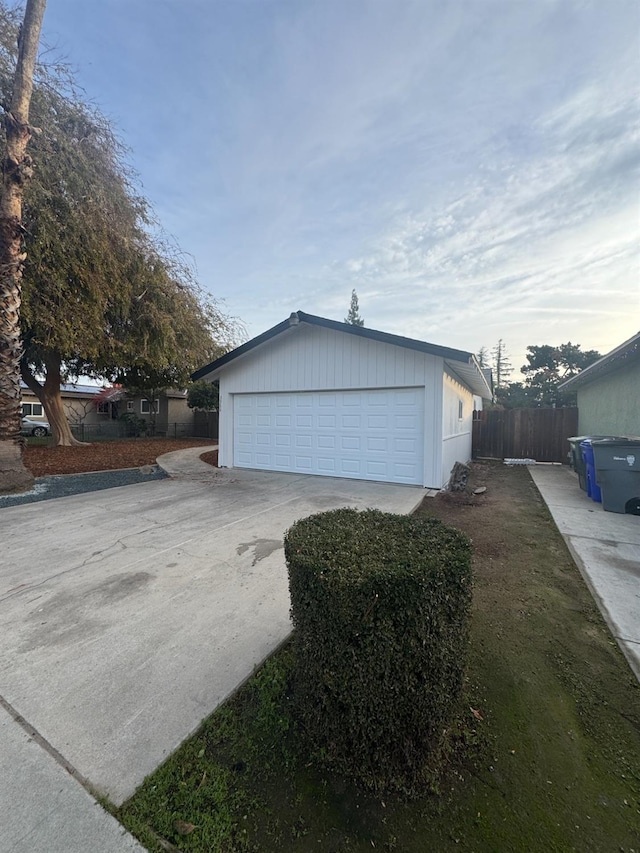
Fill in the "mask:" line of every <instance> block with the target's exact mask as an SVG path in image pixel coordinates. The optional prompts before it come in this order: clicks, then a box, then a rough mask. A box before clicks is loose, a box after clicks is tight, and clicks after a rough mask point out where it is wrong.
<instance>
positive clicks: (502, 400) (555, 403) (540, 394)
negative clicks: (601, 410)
mask: <svg viewBox="0 0 640 853" xmlns="http://www.w3.org/2000/svg"><path fill="white" fill-rule="evenodd" d="M476 358H477V359H478V363H479V364H480V367H483V368H487V367H490V368H491V370H492V371H493V390H494V400H495V403H496V405H498V406H502V407H504V408H505V409H523V408H553V407H556V408H558V407H561V406H573V405H575V395H574V394H565V393H563V392H561V391H559V390H558V386H559V385H561V384H562V383H563V382H565V381H566V380H567V379H571V377H572V376H576V375H577V374H578V373H580V371H581V370H584V369H585V367H589V365H590V364H593V362H594V361H597V360H598V359H599V358H601V355H600V353H599V352H597V351H596V350H583V349H582V348H581V347H580V345H579V344H572V343H571V342H568V343H566V344H560V345H559V346H552V345H550V344H543V345H541V346H528V347H527V356H526V358H527V363H526V364H524V365H523V366H522V367H521V368H520V372H521V373H522V374H523V375H524V379H523V380H522V381H521V382H510V381H509V379H510V377H511V375H512V373H513V367H512V365H511V362H510V360H509V357H508V354H507V350H506V347H505V344H504V341H503V340H502V339H500V340H499V341H498V343H497V344H496V346H495V347H494V348H493V349H492V350H491V353H489V350H488V349H487V348H486V347H484V346H483V347H481V348H480V349H479V350H478V352H477V354H476Z"/></svg>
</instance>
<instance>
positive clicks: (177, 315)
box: [0, 5, 241, 444]
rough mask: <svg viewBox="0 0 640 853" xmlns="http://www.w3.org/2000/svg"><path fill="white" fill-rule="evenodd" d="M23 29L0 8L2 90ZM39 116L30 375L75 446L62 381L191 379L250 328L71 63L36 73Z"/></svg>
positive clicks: (27, 331)
mask: <svg viewBox="0 0 640 853" xmlns="http://www.w3.org/2000/svg"><path fill="white" fill-rule="evenodd" d="M14 31H15V20H14V18H13V16H12V15H11V13H8V12H7V11H6V9H4V8H3V7H2V6H1V5H0V90H1V91H4V89H5V86H6V85H7V80H8V74H7V72H8V69H9V68H10V63H11V50H12V47H11V45H12V41H11V38H12V33H13V32H14ZM32 114H33V122H34V123H37V124H38V126H39V127H41V129H42V133H41V134H40V136H38V138H37V139H35V140H34V144H33V148H34V158H37V162H38V169H37V171H36V173H35V174H34V177H33V180H32V182H31V184H30V186H29V188H28V192H26V193H25V207H24V218H25V241H26V244H27V250H28V261H27V264H26V266H25V272H24V290H23V314H22V330H23V339H24V351H23V355H22V358H21V373H22V378H23V380H24V381H25V383H26V384H27V385H28V386H29V388H30V389H31V390H32V391H33V392H34V393H35V394H36V395H37V396H38V398H39V399H40V400H41V402H42V403H43V406H44V409H45V412H46V415H47V417H48V419H49V422H50V424H51V427H52V432H53V436H54V443H56V444H74V443H76V441H75V439H74V438H73V436H72V434H71V430H70V427H69V425H68V423H67V420H66V418H65V416H64V411H63V407H62V400H61V395H60V385H61V382H62V381H63V380H64V379H65V378H67V377H69V376H78V375H89V376H93V377H96V378H102V379H107V380H114V379H115V380H117V381H120V382H125V383H126V382H127V379H130V380H132V381H133V379H134V378H135V379H136V381H137V383H138V387H139V385H140V382H141V381H142V380H143V377H147V378H146V379H145V381H148V382H149V386H148V387H151V386H153V387H155V383H156V382H158V381H160V380H162V382H163V387H167V386H168V385H174V384H183V383H184V382H186V380H187V378H188V376H189V374H190V373H191V372H192V371H193V370H194V369H195V368H196V367H198V366H200V365H201V364H203V363H205V362H206V361H208V360H211V359H212V358H214V357H215V356H216V354H218V353H219V352H220V351H223V350H224V349H225V348H228V347H230V346H232V345H234V344H235V343H237V342H238V338H239V335H240V334H241V330H240V328H239V326H238V324H237V323H235V322H234V320H233V319H232V318H229V317H228V316H227V315H226V314H225V313H224V311H223V310H222V309H221V307H220V305H219V304H218V303H217V302H216V301H215V300H213V299H211V298H208V297H205V295H204V294H203V292H202V291H201V290H200V288H199V287H198V285H197V283H196V281H195V278H194V275H193V271H192V268H191V267H190V265H189V264H188V263H186V262H185V260H184V258H183V256H181V255H180V253H179V252H178V251H177V250H175V249H174V248H173V247H171V246H170V245H168V244H167V242H166V241H164V240H163V239H162V238H161V237H159V236H158V234H159V229H158V227H157V224H156V223H155V222H154V221H153V217H152V214H151V212H150V210H149V208H148V205H147V204H146V202H145V200H144V198H143V197H142V196H141V194H140V193H139V191H138V190H137V187H136V181H135V176H133V175H132V173H131V170H130V169H129V167H128V165H127V162H126V151H125V149H124V148H123V146H122V144H121V143H120V142H119V140H118V139H117V136H116V134H115V133H114V130H113V128H112V127H111V125H110V123H109V122H108V120H107V119H106V118H105V117H104V116H103V115H102V114H101V113H100V112H99V111H98V110H97V109H95V108H94V107H92V106H90V105H89V104H88V103H87V102H86V100H85V99H83V97H81V95H80V94H79V93H78V91H77V89H76V87H75V86H74V83H73V79H72V78H71V76H70V75H69V73H68V71H67V69H66V68H65V67H64V66H59V65H55V66H48V67H43V68H40V69H39V71H38V78H37V80H36V85H35V87H34V92H33V98H32Z"/></svg>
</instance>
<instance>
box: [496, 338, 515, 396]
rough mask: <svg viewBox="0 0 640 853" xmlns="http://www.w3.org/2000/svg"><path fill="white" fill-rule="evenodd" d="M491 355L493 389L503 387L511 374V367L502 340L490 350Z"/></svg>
mask: <svg viewBox="0 0 640 853" xmlns="http://www.w3.org/2000/svg"><path fill="white" fill-rule="evenodd" d="M491 354H492V355H493V365H492V366H493V385H494V388H496V389H497V388H502V387H504V386H505V385H506V384H507V383H508V381H509V377H510V376H511V374H512V373H513V367H512V365H511V362H510V361H509V357H508V355H507V348H506V347H505V345H504V341H503V340H502V338H500V340H499V341H498V343H497V344H496V345H495V347H494V348H493V350H492V353H491Z"/></svg>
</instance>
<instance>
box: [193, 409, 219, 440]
mask: <svg viewBox="0 0 640 853" xmlns="http://www.w3.org/2000/svg"><path fill="white" fill-rule="evenodd" d="M219 418H220V415H219V414H218V412H201V411H199V410H198V409H196V411H195V412H194V413H193V434H194V436H197V437H198V438H212V439H217V438H218V421H219Z"/></svg>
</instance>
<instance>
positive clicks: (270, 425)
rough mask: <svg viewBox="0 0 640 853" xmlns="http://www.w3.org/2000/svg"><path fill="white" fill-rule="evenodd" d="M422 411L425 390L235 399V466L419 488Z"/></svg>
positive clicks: (421, 456) (307, 393)
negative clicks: (366, 480) (378, 481)
mask: <svg viewBox="0 0 640 853" xmlns="http://www.w3.org/2000/svg"><path fill="white" fill-rule="evenodd" d="M423 407H424V389H420V388H416V389H411V388H410V389H375V390H370V391H329V392H326V391H319V392H303V393H299V394H297V393H291V394H282V393H278V394H238V395H236V396H235V397H234V411H235V416H234V447H235V451H234V465H237V466H238V467H245V468H262V469H266V470H277V471H293V472H295V471H299V472H301V473H315V474H323V475H325V476H334V477H336V476H337V477H353V478H358V479H370V480H384V481H390V482H398V483H415V484H421V483H422V478H423V447H424V436H423V432H424V411H423ZM289 451H291V452H289Z"/></svg>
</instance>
